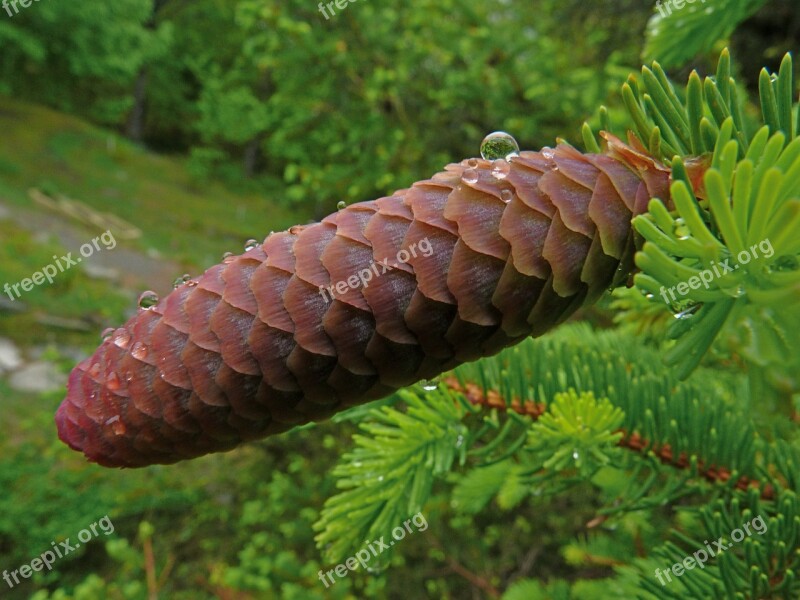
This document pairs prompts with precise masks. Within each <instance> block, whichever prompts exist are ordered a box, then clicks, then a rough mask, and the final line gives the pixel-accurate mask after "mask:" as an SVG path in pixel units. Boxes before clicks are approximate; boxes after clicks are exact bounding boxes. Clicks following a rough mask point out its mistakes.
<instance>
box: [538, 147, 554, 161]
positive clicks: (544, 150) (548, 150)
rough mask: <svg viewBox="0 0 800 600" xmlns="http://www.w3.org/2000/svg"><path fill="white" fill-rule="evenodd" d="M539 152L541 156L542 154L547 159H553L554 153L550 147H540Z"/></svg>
mask: <svg viewBox="0 0 800 600" xmlns="http://www.w3.org/2000/svg"><path fill="white" fill-rule="evenodd" d="M541 152H542V156H544V157H545V158H546V159H547V160H553V157H554V156H555V155H556V153H555V152H553V149H552V148H547V147H545V148H542V150H541Z"/></svg>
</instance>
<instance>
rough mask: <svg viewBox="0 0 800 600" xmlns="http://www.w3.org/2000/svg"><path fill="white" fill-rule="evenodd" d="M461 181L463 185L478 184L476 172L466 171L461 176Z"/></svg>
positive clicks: (472, 170) (473, 170)
mask: <svg viewBox="0 0 800 600" xmlns="http://www.w3.org/2000/svg"><path fill="white" fill-rule="evenodd" d="M461 181H463V182H464V183H470V184H471V183H478V171H477V170H475V169H466V170H464V172H463V173H462V174H461Z"/></svg>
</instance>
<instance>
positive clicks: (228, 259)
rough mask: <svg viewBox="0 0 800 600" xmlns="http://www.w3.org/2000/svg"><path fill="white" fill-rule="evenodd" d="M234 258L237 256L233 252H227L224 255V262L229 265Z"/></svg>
mask: <svg viewBox="0 0 800 600" xmlns="http://www.w3.org/2000/svg"><path fill="white" fill-rule="evenodd" d="M234 258H236V257H235V256H234V254H233V252H226V253H225V254H223V255H222V262H223V263H225V264H226V265H227V264H230V263H232V262H233V259H234Z"/></svg>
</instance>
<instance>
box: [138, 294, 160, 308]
mask: <svg viewBox="0 0 800 600" xmlns="http://www.w3.org/2000/svg"><path fill="white" fill-rule="evenodd" d="M137 304H138V305H139V308H141V309H142V310H150V309H151V308H153V307H154V306H155V305H156V304H158V294H156V293H155V292H153V291H151V290H147V291H146V292H142V293H141V295H140V296H139V301H138V303H137Z"/></svg>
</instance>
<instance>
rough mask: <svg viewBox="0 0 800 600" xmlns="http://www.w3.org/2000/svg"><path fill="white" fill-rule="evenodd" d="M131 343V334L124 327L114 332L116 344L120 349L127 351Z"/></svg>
mask: <svg viewBox="0 0 800 600" xmlns="http://www.w3.org/2000/svg"><path fill="white" fill-rule="evenodd" d="M130 343H131V334H130V332H129V331H128V330H127V329H125V328H124V327H120V328H119V329H117V330H116V331H115V332H114V344H115V345H116V346H117V347H118V348H122V349H123V350H125V349H126V348H127V347H128V344H130Z"/></svg>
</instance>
